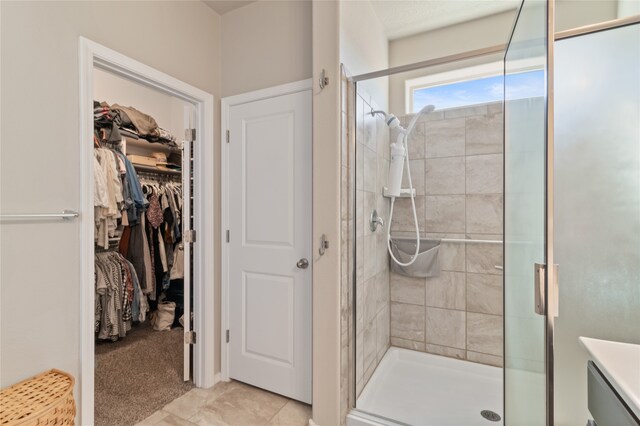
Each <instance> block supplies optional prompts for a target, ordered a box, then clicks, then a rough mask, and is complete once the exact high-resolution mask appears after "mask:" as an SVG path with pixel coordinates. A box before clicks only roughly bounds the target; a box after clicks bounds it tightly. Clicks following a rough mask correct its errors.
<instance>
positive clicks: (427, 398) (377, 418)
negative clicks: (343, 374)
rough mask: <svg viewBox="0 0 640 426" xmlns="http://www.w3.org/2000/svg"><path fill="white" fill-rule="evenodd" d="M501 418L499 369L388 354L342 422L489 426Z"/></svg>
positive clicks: (394, 351)
mask: <svg viewBox="0 0 640 426" xmlns="http://www.w3.org/2000/svg"><path fill="white" fill-rule="evenodd" d="M482 410H491V411H494V412H496V413H498V414H499V415H500V417H503V409H502V369H501V368H498V367H491V366H488V365H483V364H476V363H472V362H468V361H460V360H457V359H453V358H446V357H442V356H437V355H431V354H426V353H422V352H416V351H412V350H408V349H401V348H390V349H389V350H388V351H387V353H386V354H385V356H384V358H383V359H382V361H381V362H380V365H378V367H377V369H376V371H375V372H374V373H373V376H371V379H370V380H369V383H367V385H366V386H365V388H364V389H363V390H362V393H361V394H360V397H359V398H358V401H357V404H356V409H355V410H353V411H352V412H351V413H349V415H348V416H347V426H364V425H397V424H408V425H416V426H475V425H478V426H490V425H502V421H498V422H492V421H489V420H486V419H484V418H483V417H482V416H481V415H480V412H481V411H482Z"/></svg>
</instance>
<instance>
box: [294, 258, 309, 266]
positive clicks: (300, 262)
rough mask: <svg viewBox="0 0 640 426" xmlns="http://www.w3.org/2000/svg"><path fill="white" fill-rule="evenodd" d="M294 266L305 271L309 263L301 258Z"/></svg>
mask: <svg viewBox="0 0 640 426" xmlns="http://www.w3.org/2000/svg"><path fill="white" fill-rule="evenodd" d="M296 266H297V267H298V268H300V269H307V268H308V267H309V261H308V260H307V259H305V258H302V259H300V260H298V263H296Z"/></svg>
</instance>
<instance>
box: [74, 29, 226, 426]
mask: <svg viewBox="0 0 640 426" xmlns="http://www.w3.org/2000/svg"><path fill="white" fill-rule="evenodd" d="M78 54H79V86H80V87H79V88H80V99H79V102H80V105H79V113H80V117H79V120H80V134H79V143H80V146H79V153H80V158H79V160H80V194H81V195H80V197H81V198H80V200H81V207H82V209H81V213H80V219H81V221H80V227H81V230H80V253H79V255H80V280H81V283H85V284H86V283H91V282H93V281H94V207H93V196H94V195H93V146H92V144H90V143H88V141H91V140H92V139H93V108H92V105H93V100H94V99H93V93H94V92H93V89H94V87H93V70H94V68H100V69H103V70H105V71H108V72H111V73H113V74H116V75H118V76H120V77H123V78H126V79H128V80H130V81H133V82H135V83H138V84H142V85H145V86H148V87H151V88H154V89H156V90H159V91H161V92H164V93H166V94H168V95H172V96H175V97H178V98H181V99H183V100H184V101H187V102H189V103H191V104H193V105H194V107H195V110H196V117H197V123H196V135H197V140H198V142H197V143H196V144H195V152H194V155H195V161H194V174H195V175H196V176H198V177H199V179H197V180H195V182H194V193H193V196H194V213H195V226H194V227H195V229H196V230H197V232H198V234H199V235H198V238H197V240H196V242H195V243H194V247H193V251H194V255H193V259H194V276H193V283H194V285H193V288H194V304H193V312H194V322H193V324H194V327H193V328H194V330H195V331H196V332H197V334H198V336H197V337H198V339H197V344H196V345H195V347H194V350H193V362H192V367H193V380H194V382H195V385H196V386H197V387H203V388H207V387H211V386H213V385H214V384H215V376H214V365H215V364H214V362H215V353H214V333H215V327H214V326H213V324H214V323H215V316H214V312H215V309H214V307H215V304H214V303H215V298H214V288H213V285H211V283H213V282H214V278H215V276H214V273H215V271H214V268H213V263H214V262H212V261H211V259H214V258H215V251H214V241H215V238H216V237H215V227H214V217H213V212H214V211H215V207H216V203H215V197H214V194H213V193H212V191H213V188H214V164H215V161H211V160H212V159H214V124H213V120H214V97H213V95H211V94H209V93H207V92H204V91H202V90H200V89H198V88H196V87H194V86H191V85H189V84H187V83H185V82H183V81H180V80H178V79H176V78H174V77H171V76H170V75H168V74H165V73H163V72H161V71H158V70H156V69H154V68H151V67H149V66H147V65H145V64H143V63H141V62H138V61H136V60H134V59H132V58H129V57H127V56H125V55H122V54H121V53H118V52H116V51H114V50H111V49H109V48H107V47H105V46H103V45H100V44H98V43H95V42H93V41H91V40H89V39H87V38H84V37H79V51H78ZM94 296H95V293H94V291H93V289H92V287H91V286H90V285H82V286H81V292H80V300H79V303H80V318H79V320H80V378H79V379H80V380H79V386H80V397H81V398H80V415H79V417H80V424H83V425H90V424H93V423H94V401H95V400H94V392H95V383H94V368H95V344H94V330H93V328H94V327H93V324H94V311H95V305H94V303H95V297H94Z"/></svg>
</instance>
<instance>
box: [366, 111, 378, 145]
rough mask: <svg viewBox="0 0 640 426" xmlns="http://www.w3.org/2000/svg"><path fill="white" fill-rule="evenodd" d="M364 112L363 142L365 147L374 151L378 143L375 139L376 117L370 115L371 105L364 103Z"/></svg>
mask: <svg viewBox="0 0 640 426" xmlns="http://www.w3.org/2000/svg"><path fill="white" fill-rule="evenodd" d="M363 113H364V144H365V146H366V147H367V148H369V149H370V150H372V151H373V152H375V151H376V149H377V147H378V144H377V141H376V133H377V126H376V119H375V117H374V116H373V115H371V107H369V106H367V105H365V109H364V111H363Z"/></svg>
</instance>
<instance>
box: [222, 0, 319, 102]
mask: <svg viewBox="0 0 640 426" xmlns="http://www.w3.org/2000/svg"><path fill="white" fill-rule="evenodd" d="M221 20H222V57H223V58H224V60H223V61H222V80H221V92H222V96H231V95H237V94H240V93H245V92H249V91H252V90H258V89H264V88H267V87H272V86H277V85H279V84H284V83H290V82H293V81H299V80H304V79H307V78H310V77H311V1H310V0H285V1H277V0H261V1H258V2H255V3H251V4H249V5H247V6H244V7H241V8H239V9H236V10H234V11H231V12H228V13H225V14H224V15H222V18H221Z"/></svg>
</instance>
